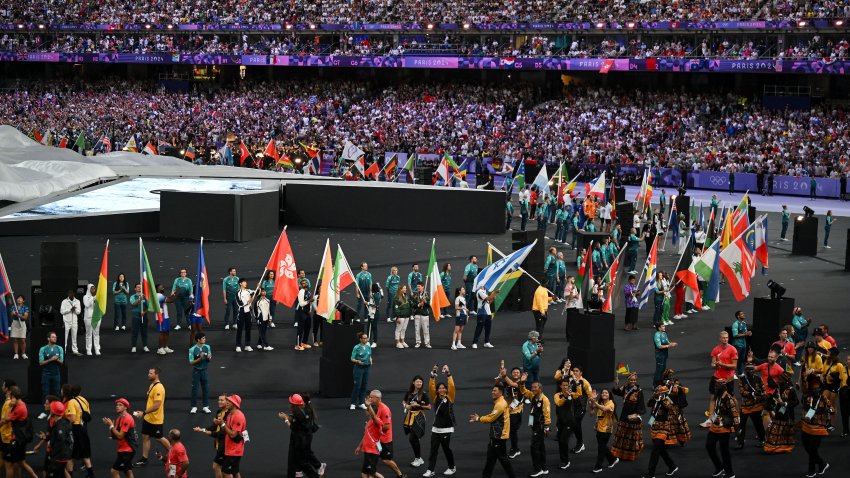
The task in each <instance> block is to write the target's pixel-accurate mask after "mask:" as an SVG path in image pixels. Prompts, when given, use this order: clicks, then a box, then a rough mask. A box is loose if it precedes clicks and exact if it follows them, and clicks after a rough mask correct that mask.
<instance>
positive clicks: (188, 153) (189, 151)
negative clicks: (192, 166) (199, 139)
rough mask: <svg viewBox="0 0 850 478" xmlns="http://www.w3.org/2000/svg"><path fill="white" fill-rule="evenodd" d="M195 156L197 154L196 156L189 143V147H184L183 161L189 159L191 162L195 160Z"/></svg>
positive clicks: (193, 148)
mask: <svg viewBox="0 0 850 478" xmlns="http://www.w3.org/2000/svg"><path fill="white" fill-rule="evenodd" d="M197 155H198V154H197V152H196V151H195V147H194V146H193V145H192V143H189V146H187V147H186V153H184V154H183V159H186V158H189V159H191V160H192V161H194V160H195V157H196V156H197Z"/></svg>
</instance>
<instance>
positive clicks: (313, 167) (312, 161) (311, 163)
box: [307, 156, 322, 176]
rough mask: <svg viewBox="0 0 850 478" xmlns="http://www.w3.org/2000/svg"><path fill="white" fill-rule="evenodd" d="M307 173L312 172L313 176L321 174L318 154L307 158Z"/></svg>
mask: <svg viewBox="0 0 850 478" xmlns="http://www.w3.org/2000/svg"><path fill="white" fill-rule="evenodd" d="M307 174H312V175H314V176H319V175H321V174H322V163H321V161H319V157H318V156H317V157H315V158H309V159H308V160H307Z"/></svg>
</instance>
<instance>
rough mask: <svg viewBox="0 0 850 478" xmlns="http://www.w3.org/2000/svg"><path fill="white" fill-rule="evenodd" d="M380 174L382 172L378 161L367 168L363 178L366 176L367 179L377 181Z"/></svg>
mask: <svg viewBox="0 0 850 478" xmlns="http://www.w3.org/2000/svg"><path fill="white" fill-rule="evenodd" d="M380 172H381V169H380V168H379V167H378V163H377V161H376V162H374V163H372V165H371V166H369V167H368V168H366V172H364V173H363V176H365V177H367V178H372V179H377V178H378V173H380Z"/></svg>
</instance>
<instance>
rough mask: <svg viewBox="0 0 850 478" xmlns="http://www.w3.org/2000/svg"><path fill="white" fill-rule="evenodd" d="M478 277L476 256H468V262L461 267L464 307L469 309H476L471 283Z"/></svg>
mask: <svg viewBox="0 0 850 478" xmlns="http://www.w3.org/2000/svg"><path fill="white" fill-rule="evenodd" d="M476 277H478V258H477V257H475V256H469V264H467V265H466V267H464V268H463V285H464V288H465V289H466V308H467V309H469V310H477V309H476V308H475V291H474V290H472V285H473V284H474V283H475V278H476Z"/></svg>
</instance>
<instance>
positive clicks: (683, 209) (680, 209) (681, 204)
mask: <svg viewBox="0 0 850 478" xmlns="http://www.w3.org/2000/svg"><path fill="white" fill-rule="evenodd" d="M670 203H671V204H670V207H673V205H672V198H671V201H670ZM680 214H684V215H685V223H686V224H690V223H691V198H690V197H688V196H687V195H679V196H676V215H677V216H678V215H680ZM676 224H679V221H678V220H677V221H676ZM676 227H678V226H676Z"/></svg>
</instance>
